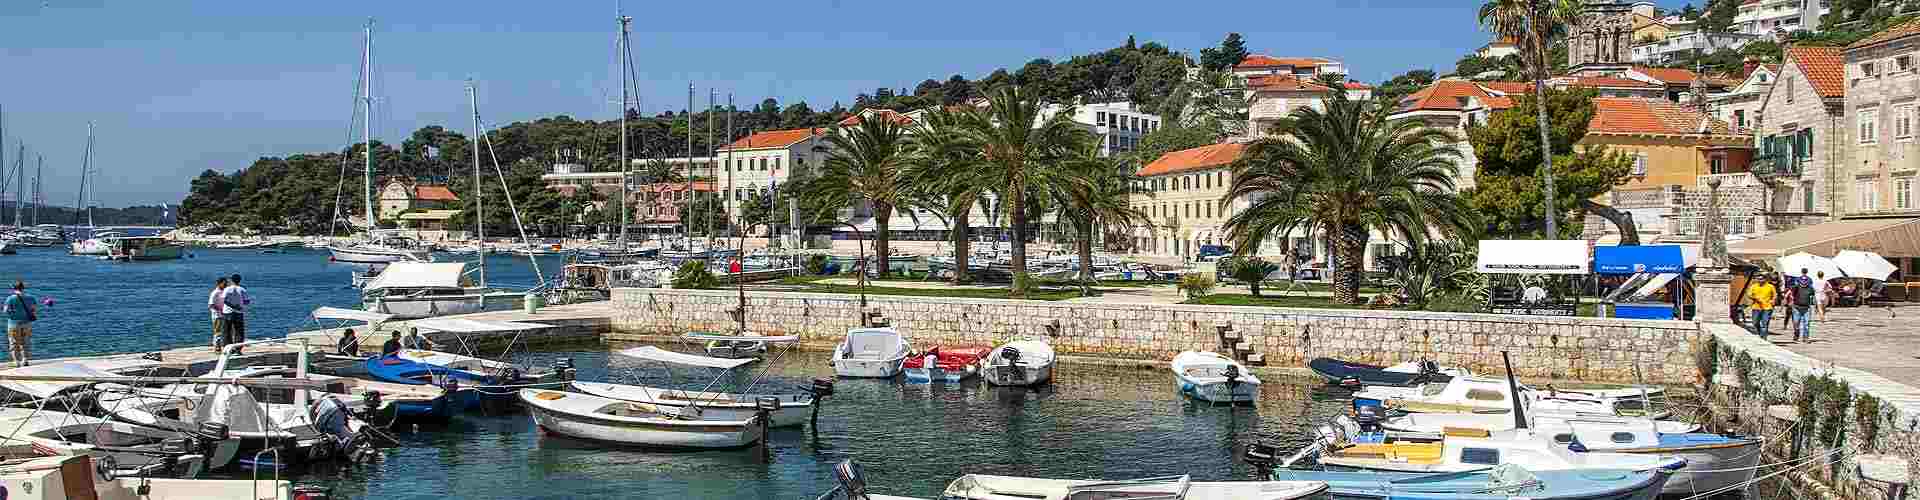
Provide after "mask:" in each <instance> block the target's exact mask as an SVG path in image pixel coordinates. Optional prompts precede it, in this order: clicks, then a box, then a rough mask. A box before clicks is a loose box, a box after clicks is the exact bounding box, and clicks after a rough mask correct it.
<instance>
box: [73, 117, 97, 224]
mask: <svg viewBox="0 0 1920 500" xmlns="http://www.w3.org/2000/svg"><path fill="white" fill-rule="evenodd" d="M88 177H93V122H87V149H86V151H85V152H83V153H81V154H80V206H84V207H86V208H87V230H88V232H87V235H88V237H92V235H93V232H92V230H93V205H92V204H91V202H89V201H87V184H88V183H87V178H88ZM75 208H79V207H75ZM79 216H80V214H74V217H75V218H79ZM74 222H75V223H78V222H79V221H74Z"/></svg>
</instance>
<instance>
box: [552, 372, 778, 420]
mask: <svg viewBox="0 0 1920 500" xmlns="http://www.w3.org/2000/svg"><path fill="white" fill-rule="evenodd" d="M573 388H574V390H577V391H580V392H584V393H587V394H592V395H595V396H600V397H603V398H611V399H618V400H621V401H633V402H639V403H650V404H655V405H660V406H670V407H676V408H685V407H687V406H696V407H699V408H700V410H699V411H700V415H701V418H705V419H710V420H750V419H752V418H754V417H755V416H758V415H759V414H760V412H759V410H758V409H756V408H755V407H754V397H755V396H762V394H732V393H712V392H689V391H677V390H671V389H659V388H653V387H642V386H636V385H620V384H608V383H601V382H578V381H576V382H574V383H573ZM764 395H765V396H776V397H780V409H779V410H775V411H774V412H773V422H772V424H773V426H774V427H796V426H800V425H804V424H806V423H807V420H808V419H809V418H810V417H811V412H812V408H813V405H812V398H811V397H810V396H804V395H794V394H790V395H785V396H782V395H777V394H764ZM801 398H806V399H801ZM695 399H697V400H699V401H695Z"/></svg>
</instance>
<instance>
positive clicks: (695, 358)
mask: <svg viewBox="0 0 1920 500" xmlns="http://www.w3.org/2000/svg"><path fill="white" fill-rule="evenodd" d="M614 354H619V355H621V356H626V357H629V358H637V359H644V360H648V361H659V362H662V363H673V364H676V365H688V366H699V367H705V368H719V369H723V370H732V369H734V368H739V367H740V365H744V364H747V363H752V362H753V361H754V360H753V359H752V358H743V359H727V358H714V357H707V356H699V355H693V354H686V353H678V352H673V351H669V350H666V349H661V348H658V347H654V346H646V347H635V348H632V349H625V350H620V351H615V352H614Z"/></svg>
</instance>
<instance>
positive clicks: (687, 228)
mask: <svg viewBox="0 0 1920 500" xmlns="http://www.w3.org/2000/svg"><path fill="white" fill-rule="evenodd" d="M685 198H686V200H687V206H686V210H685V211H686V214H687V215H686V216H685V217H682V218H681V219H680V224H681V226H682V227H681V228H680V231H681V232H682V233H683V236H686V237H687V250H689V251H691V250H693V201H694V193H693V82H687V191H686V193H685Z"/></svg>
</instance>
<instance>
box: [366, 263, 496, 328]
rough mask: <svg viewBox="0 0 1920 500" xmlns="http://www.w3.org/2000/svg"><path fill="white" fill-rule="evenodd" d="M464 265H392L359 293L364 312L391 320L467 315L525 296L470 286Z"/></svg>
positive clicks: (465, 265)
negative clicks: (388, 316) (488, 304)
mask: <svg viewBox="0 0 1920 500" xmlns="http://www.w3.org/2000/svg"><path fill="white" fill-rule="evenodd" d="M466 267H467V264H466V263H464V262H445V263H434V262H395V263H391V264H388V265H387V268H386V270H384V271H381V272H380V276H379V277H376V278H374V279H373V281H370V282H368V283H367V285H366V286H365V287H364V288H362V290H361V297H360V301H361V302H362V303H363V304H364V305H365V308H366V310H368V311H373V312H378V313H382V314H390V315H392V316H393V317H394V319H418V318H431V317H435V316H446V315H454V314H468V313H475V312H480V311H482V310H485V309H486V306H487V303H488V302H489V301H491V302H493V303H495V304H503V303H515V301H517V300H519V299H520V298H522V297H524V296H525V295H526V294H524V293H518V292H506V291H500V290H497V289H493V288H488V287H485V286H475V285H473V284H472V283H471V282H470V280H469V279H468V277H467V273H466Z"/></svg>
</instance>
